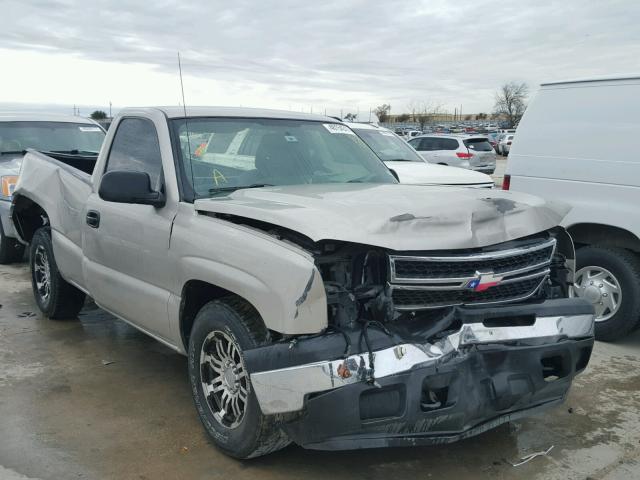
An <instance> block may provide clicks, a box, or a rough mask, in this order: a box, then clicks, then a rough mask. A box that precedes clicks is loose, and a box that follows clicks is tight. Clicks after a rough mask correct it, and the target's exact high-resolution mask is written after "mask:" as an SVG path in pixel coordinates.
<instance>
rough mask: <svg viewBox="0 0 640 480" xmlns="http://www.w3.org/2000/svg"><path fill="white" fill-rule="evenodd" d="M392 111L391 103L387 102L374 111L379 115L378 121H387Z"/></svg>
mask: <svg viewBox="0 0 640 480" xmlns="http://www.w3.org/2000/svg"><path fill="white" fill-rule="evenodd" d="M390 111H391V105H389V104H387V103H385V104H383V105H380V106H379V107H376V108H374V109H373V113H375V114H376V116H377V117H378V121H379V122H381V123H384V122H386V121H387V120H388V119H389V112H390Z"/></svg>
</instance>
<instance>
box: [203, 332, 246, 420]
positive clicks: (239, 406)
mask: <svg viewBox="0 0 640 480" xmlns="http://www.w3.org/2000/svg"><path fill="white" fill-rule="evenodd" d="M200 382H201V384H202V390H203V392H204V395H205V397H206V399H207V405H208V406H209V408H210V409H211V413H213V416H214V417H215V419H216V420H217V421H218V422H219V423H220V424H221V425H223V426H225V427H227V428H235V427H237V426H238V425H240V423H242V419H243V418H244V414H245V411H246V409H247V399H248V397H249V388H250V387H249V378H248V375H247V370H246V368H245V366H244V361H243V359H242V356H241V355H240V348H239V347H238V344H237V343H236V341H235V340H234V339H233V338H232V337H231V336H230V335H228V334H227V333H225V332H221V331H219V330H214V331H213V332H211V333H209V335H207V338H205V340H204V342H203V343H202V348H201V350H200Z"/></svg>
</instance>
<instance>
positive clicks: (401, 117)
mask: <svg viewBox="0 0 640 480" xmlns="http://www.w3.org/2000/svg"><path fill="white" fill-rule="evenodd" d="M410 118H411V115H409V114H408V113H401V114H400V115H398V116H397V117H396V121H397V122H399V123H405V122H408V121H409V119H410Z"/></svg>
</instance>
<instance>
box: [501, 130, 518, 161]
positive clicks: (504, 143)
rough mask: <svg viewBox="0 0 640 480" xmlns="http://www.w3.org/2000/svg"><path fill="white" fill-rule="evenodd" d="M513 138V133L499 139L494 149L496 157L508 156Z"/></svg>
mask: <svg viewBox="0 0 640 480" xmlns="http://www.w3.org/2000/svg"><path fill="white" fill-rule="evenodd" d="M514 138H515V134H513V133H505V134H503V135H502V136H501V137H500V140H499V141H498V145H497V147H496V153H497V154H498V155H505V156H506V155H509V150H511V144H512V143H513V139H514Z"/></svg>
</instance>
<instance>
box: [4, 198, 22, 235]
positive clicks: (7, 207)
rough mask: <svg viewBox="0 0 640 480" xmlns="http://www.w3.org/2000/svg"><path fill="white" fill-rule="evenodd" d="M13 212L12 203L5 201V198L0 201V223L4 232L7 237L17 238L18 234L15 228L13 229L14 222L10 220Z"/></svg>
mask: <svg viewBox="0 0 640 480" xmlns="http://www.w3.org/2000/svg"><path fill="white" fill-rule="evenodd" d="M10 212H11V201H10V200H4V198H2V199H0V222H2V231H3V232H4V235H5V236H6V237H10V238H17V237H18V235H17V233H16V230H15V228H14V227H13V222H12V221H11V218H10V215H9V214H10Z"/></svg>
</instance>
